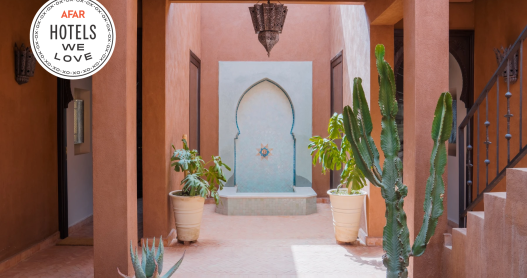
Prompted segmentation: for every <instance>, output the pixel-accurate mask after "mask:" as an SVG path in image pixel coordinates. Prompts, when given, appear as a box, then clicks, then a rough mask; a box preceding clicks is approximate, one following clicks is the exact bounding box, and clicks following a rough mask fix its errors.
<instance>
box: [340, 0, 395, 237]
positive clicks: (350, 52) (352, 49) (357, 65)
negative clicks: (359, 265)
mask: <svg viewBox="0 0 527 278" xmlns="http://www.w3.org/2000/svg"><path fill="white" fill-rule="evenodd" d="M330 20H331V55H332V57H333V56H335V55H336V54H337V53H339V52H340V51H343V57H344V58H343V61H344V65H343V68H344V82H343V83H344V105H351V104H352V98H353V97H352V91H353V79H354V78H355V77H360V78H362V86H363V88H364V93H365V95H366V99H367V100H368V103H369V104H370V107H371V110H372V119H373V120H374V122H375V123H374V125H375V128H374V129H375V131H374V133H373V134H374V137H375V134H376V132H378V136H376V137H375V139H380V130H381V126H380V115H379V117H377V118H376V114H379V112H377V113H376V111H379V109H378V105H377V101H375V100H376V99H377V98H378V96H377V95H378V87H377V86H376V83H377V79H376V76H377V70H376V68H375V64H373V67H372V66H371V64H370V62H371V61H373V63H374V61H375V57H374V48H375V45H374V44H375V43H383V44H384V45H385V46H386V47H387V48H388V49H393V26H392V27H391V28H388V29H389V30H388V31H385V32H377V30H385V29H386V27H384V26H382V27H378V26H369V19H368V16H367V14H366V9H365V8H364V6H349V5H333V6H330ZM386 35H387V36H386ZM392 52H393V51H392ZM372 55H373V56H372ZM389 56H390V57H393V54H392V55H389ZM372 59H373V60H372ZM386 59H389V57H387V58H386ZM391 60H393V58H392V59H391ZM392 62H393V61H392ZM371 76H373V77H374V79H373V80H375V81H374V82H371V81H372V79H371ZM372 90H373V91H372ZM376 119H378V121H375V120H376ZM379 143H380V141H379V140H377V144H379ZM364 190H366V191H367V192H368V198H367V199H366V209H365V210H364V214H363V215H362V218H361V229H362V231H363V232H364V233H365V234H362V232H361V235H360V236H361V239H362V240H365V241H366V243H367V244H375V243H374V242H375V241H372V240H371V239H370V238H380V237H382V229H383V227H384V225H385V222H386V221H385V218H384V211H385V209H384V200H383V199H382V197H381V193H380V189H379V188H375V187H373V186H371V185H370V186H367V187H366V188H364ZM365 235H367V238H363V237H362V236H365ZM377 242H379V241H378V240H377Z"/></svg>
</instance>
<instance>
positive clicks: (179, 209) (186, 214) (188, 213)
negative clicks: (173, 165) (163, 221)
mask: <svg viewBox="0 0 527 278" xmlns="http://www.w3.org/2000/svg"><path fill="white" fill-rule="evenodd" d="M177 192H181V190H176V191H172V192H170V193H169V194H168V195H169V196H170V199H171V200H172V208H173V209H174V217H175V219H176V232H177V239H178V240H179V241H183V242H190V241H196V240H197V239H198V237H199V231H200V228H201V218H202V216H203V207H204V205H205V198H203V197H201V196H193V197H189V196H177V195H175V194H176V193H177Z"/></svg>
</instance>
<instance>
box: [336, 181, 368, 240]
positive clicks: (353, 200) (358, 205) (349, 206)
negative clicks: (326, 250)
mask: <svg viewBox="0 0 527 278" xmlns="http://www.w3.org/2000/svg"><path fill="white" fill-rule="evenodd" d="M335 191H336V189H332V190H328V195H329V200H330V202H331V212H332V213H333V228H334V230H335V239H336V240H337V242H341V243H348V242H355V241H356V240H357V236H358V235H359V226H360V216H361V213H362V207H363V205H364V198H365V197H366V192H364V191H361V192H362V194H360V195H347V194H346V195H337V194H335ZM341 191H346V189H341Z"/></svg>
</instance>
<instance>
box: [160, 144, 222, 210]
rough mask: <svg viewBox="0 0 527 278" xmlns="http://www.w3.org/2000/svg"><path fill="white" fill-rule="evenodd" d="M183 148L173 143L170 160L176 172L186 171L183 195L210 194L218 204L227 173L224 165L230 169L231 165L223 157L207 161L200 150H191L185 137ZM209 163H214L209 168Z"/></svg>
mask: <svg viewBox="0 0 527 278" xmlns="http://www.w3.org/2000/svg"><path fill="white" fill-rule="evenodd" d="M182 141H183V149H177V150H176V148H175V147H174V145H172V148H173V149H174V153H173V155H172V158H171V159H170V161H172V164H171V165H172V166H173V167H174V171H176V172H184V173H185V178H184V179H183V180H182V181H181V184H182V185H183V189H182V191H181V194H182V196H201V197H203V198H207V197H208V196H210V197H212V198H214V200H215V201H216V204H218V202H219V195H218V190H222V189H223V186H224V185H225V182H227V180H226V179H225V175H224V174H223V170H222V167H225V169H227V170H228V171H230V170H231V168H229V166H227V165H226V164H225V163H223V162H222V161H221V157H219V156H212V160H211V161H209V162H207V163H205V162H204V161H203V159H202V158H201V156H199V154H198V151H196V150H190V149H189V147H188V144H187V140H185V139H183V140H182ZM209 163H213V164H212V165H211V166H209V167H208V168H207V167H206V166H207V165H208V164H209Z"/></svg>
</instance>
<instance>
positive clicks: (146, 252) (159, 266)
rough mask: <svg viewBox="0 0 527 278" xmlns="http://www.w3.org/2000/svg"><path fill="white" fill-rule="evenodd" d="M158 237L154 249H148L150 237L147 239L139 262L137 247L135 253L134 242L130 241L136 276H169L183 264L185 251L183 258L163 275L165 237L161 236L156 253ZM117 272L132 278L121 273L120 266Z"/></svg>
mask: <svg viewBox="0 0 527 278" xmlns="http://www.w3.org/2000/svg"><path fill="white" fill-rule="evenodd" d="M155 246H156V239H155V238H154V240H153V242H152V249H148V239H147V240H146V243H145V242H143V244H142V247H143V253H142V256H141V262H139V256H138V254H137V247H136V248H135V253H134V251H133V247H132V242H130V255H131V257H132V264H133V265H134V271H135V276H134V277H136V278H169V277H171V276H172V274H174V273H175V272H176V270H177V269H178V268H179V266H180V265H181V262H183V258H184V257H185V253H183V256H181V259H179V261H178V262H177V263H176V264H175V265H174V266H173V267H172V268H171V269H169V270H168V271H167V273H165V275H163V276H160V275H161V271H162V270H163V254H164V251H165V249H164V247H163V238H162V237H161V238H160V239H159V248H158V249H157V253H156V249H155ZM117 272H119V274H120V275H121V276H122V277H124V278H131V277H129V276H126V275H124V274H122V273H121V271H120V270H119V268H117Z"/></svg>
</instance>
